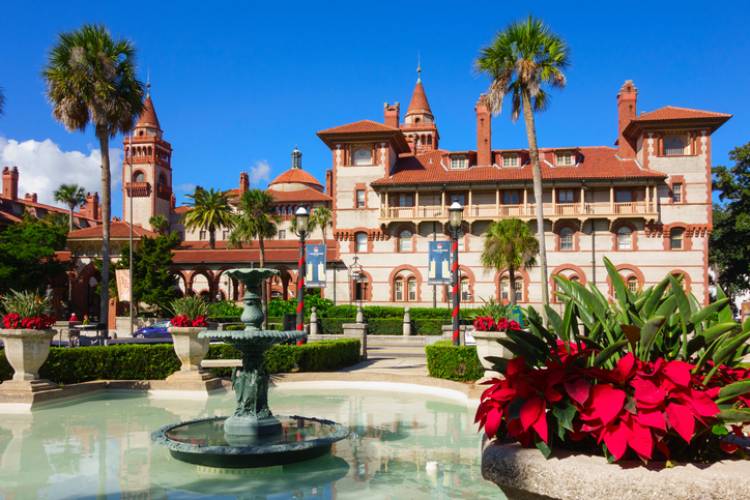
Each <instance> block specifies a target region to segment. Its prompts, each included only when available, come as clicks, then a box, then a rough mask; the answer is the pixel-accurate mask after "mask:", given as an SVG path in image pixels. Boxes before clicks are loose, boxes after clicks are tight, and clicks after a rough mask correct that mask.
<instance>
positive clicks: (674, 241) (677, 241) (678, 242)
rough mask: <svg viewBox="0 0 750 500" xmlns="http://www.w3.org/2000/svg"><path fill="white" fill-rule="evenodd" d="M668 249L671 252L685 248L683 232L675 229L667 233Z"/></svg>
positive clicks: (677, 228)
mask: <svg viewBox="0 0 750 500" xmlns="http://www.w3.org/2000/svg"><path fill="white" fill-rule="evenodd" d="M669 248H670V249H671V250H683V249H684V248H685V230H684V229H683V228H681V227H676V228H674V229H672V230H671V231H670V232H669Z"/></svg>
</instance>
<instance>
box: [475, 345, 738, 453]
mask: <svg viewBox="0 0 750 500" xmlns="http://www.w3.org/2000/svg"><path fill="white" fill-rule="evenodd" d="M589 354H590V349H583V348H579V347H578V346H577V345H576V344H568V343H563V342H562V341H558V343H557V349H556V350H555V352H554V353H553V355H552V356H551V357H550V359H549V360H548V361H547V362H546V365H545V366H544V367H541V368H530V367H529V366H528V365H527V364H526V363H525V361H524V359H523V358H520V357H519V358H515V359H513V360H511V361H509V362H508V364H507V367H506V369H505V373H504V375H505V378H504V379H503V380H493V381H491V382H490V383H491V384H492V385H491V386H490V387H489V388H488V389H487V390H485V391H484V393H483V394H482V398H481V403H480V405H479V408H478V409H477V414H476V421H477V422H479V424H480V428H481V427H484V429H485V433H486V434H487V436H488V437H494V436H496V435H498V434H501V433H502V434H505V435H507V436H510V437H512V438H514V439H516V440H517V441H518V442H520V443H521V444H522V445H524V446H530V445H532V444H537V445H538V443H540V442H543V443H545V446H542V447H540V448H542V449H544V448H546V449H547V450H548V449H549V448H548V447H546V444H548V443H549V442H550V439H551V437H552V436H551V434H552V432H551V429H554V430H556V431H557V435H558V436H559V438H560V439H561V440H563V441H565V440H567V439H568V438H569V439H570V440H571V441H580V440H582V439H585V438H587V437H588V438H591V439H592V440H593V441H594V442H595V443H598V444H600V445H601V444H603V445H605V446H606V450H607V451H608V453H609V454H611V456H612V457H613V458H614V459H615V460H619V459H620V458H622V457H623V456H624V455H625V454H626V453H627V451H628V450H632V452H634V453H635V454H636V455H637V456H638V457H640V458H641V459H642V460H644V461H648V460H649V459H652V458H653V456H654V450H655V449H658V450H659V451H660V452H661V453H662V455H664V456H666V457H669V456H670V444H671V443H672V442H673V440H674V439H681V440H683V441H685V442H686V443H690V442H691V441H692V439H693V438H694V437H695V435H696V434H697V433H698V432H703V431H706V430H707V429H710V428H711V426H712V425H713V424H715V423H716V422H717V420H716V416H717V415H718V413H719V407H718V406H717V404H716V403H715V402H714V399H715V398H716V397H718V393H719V389H720V387H721V386H724V385H726V384H728V383H732V382H736V381H737V380H746V379H747V378H748V373H747V370H743V369H740V370H737V369H729V368H726V369H723V370H717V371H721V373H722V378H721V380H722V385H721V386H718V385H716V386H713V387H705V386H703V385H701V383H700V378H698V377H696V376H694V375H693V374H692V373H691V371H692V370H693V368H694V366H693V365H691V364H689V363H686V362H683V361H666V360H664V359H662V358H660V359H657V360H655V361H652V362H651V361H641V360H639V359H636V357H635V356H634V355H633V354H631V353H628V354H626V355H625V356H623V357H622V358H621V359H620V360H619V361H618V363H617V364H616V365H615V366H614V367H613V368H612V369H602V368H590V367H586V365H585V363H584V362H583V361H584V359H585V357H586V356H588V355H589ZM740 398H742V397H740ZM739 400H741V401H745V399H744V398H743V399H739ZM734 432H735V433H738V434H737V435H742V430H741V428H740V429H734ZM722 449H725V451H727V452H732V451H735V450H736V447H732V446H731V445H729V446H722Z"/></svg>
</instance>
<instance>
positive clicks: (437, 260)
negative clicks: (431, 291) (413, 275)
mask: <svg viewBox="0 0 750 500" xmlns="http://www.w3.org/2000/svg"><path fill="white" fill-rule="evenodd" d="M428 258H429V264H428V269H429V271H428V273H427V283H428V284H430V285H450V284H451V262H450V261H451V242H450V241H431V242H430V246H429V252H428Z"/></svg>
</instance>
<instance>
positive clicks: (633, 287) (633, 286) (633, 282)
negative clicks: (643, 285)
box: [625, 276, 640, 293]
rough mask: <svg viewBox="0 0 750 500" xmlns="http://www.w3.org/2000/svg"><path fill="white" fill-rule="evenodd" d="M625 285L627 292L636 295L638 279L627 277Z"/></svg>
mask: <svg viewBox="0 0 750 500" xmlns="http://www.w3.org/2000/svg"><path fill="white" fill-rule="evenodd" d="M625 283H626V284H627V285H628V290H630V291H631V292H632V293H637V292H638V288H640V287H639V284H638V278H636V277H635V276H628V279H626V280H625Z"/></svg>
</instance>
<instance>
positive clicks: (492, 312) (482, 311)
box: [466, 297, 513, 320]
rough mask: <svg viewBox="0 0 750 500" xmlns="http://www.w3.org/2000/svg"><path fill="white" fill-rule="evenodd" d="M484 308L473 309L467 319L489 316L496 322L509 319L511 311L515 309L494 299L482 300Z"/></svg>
mask: <svg viewBox="0 0 750 500" xmlns="http://www.w3.org/2000/svg"><path fill="white" fill-rule="evenodd" d="M482 302H483V304H482V307H478V308H476V309H472V310H470V311H468V313H467V314H466V316H467V317H470V318H476V317H477V316H489V317H491V318H494V319H495V320H497V319H499V318H508V317H510V316H511V310H512V309H513V307H512V306H511V305H509V304H503V303H501V302H497V301H496V300H495V299H494V298H492V297H490V300H484V299H482Z"/></svg>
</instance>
